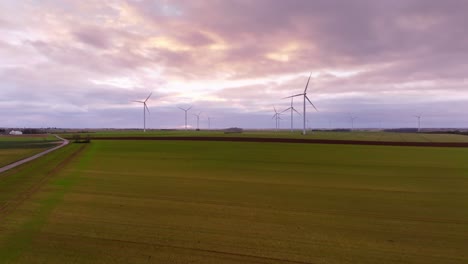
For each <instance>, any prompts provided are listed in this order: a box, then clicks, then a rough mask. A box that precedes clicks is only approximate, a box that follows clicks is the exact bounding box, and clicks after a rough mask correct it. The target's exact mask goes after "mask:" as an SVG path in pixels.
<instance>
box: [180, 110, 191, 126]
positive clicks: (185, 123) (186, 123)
mask: <svg viewBox="0 0 468 264" xmlns="http://www.w3.org/2000/svg"><path fill="white" fill-rule="evenodd" d="M179 109H180V110H182V111H184V112H185V130H187V112H188V110H190V109H192V106H190V107H189V108H187V109H184V108H182V107H179Z"/></svg>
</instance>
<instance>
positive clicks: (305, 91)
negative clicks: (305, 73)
mask: <svg viewBox="0 0 468 264" xmlns="http://www.w3.org/2000/svg"><path fill="white" fill-rule="evenodd" d="M311 76H312V73H310V75H309V79H308V80H307V84H306V87H305V90H304V94H306V93H307V88H308V87H309V81H310V77H311Z"/></svg>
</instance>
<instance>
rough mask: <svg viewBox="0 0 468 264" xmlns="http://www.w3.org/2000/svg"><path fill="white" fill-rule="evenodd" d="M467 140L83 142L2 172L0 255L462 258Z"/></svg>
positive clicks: (15, 259)
mask: <svg viewBox="0 0 468 264" xmlns="http://www.w3.org/2000/svg"><path fill="white" fill-rule="evenodd" d="M467 157H468V149H464V148H457V149H454V148H430V147H426V148H420V147H381V146H348V145H346V146H345V145H318V144H306V145H303V144H285V143H282V144H278V143H238V142H189V141H188V142H178V141H173V142H166V141H93V142H92V143H91V144H72V145H70V146H68V147H65V148H64V149H61V150H58V151H57V152H54V153H52V154H50V155H48V156H46V157H44V158H41V159H39V160H37V161H34V162H31V163H30V164H27V165H26V166H24V167H23V168H21V169H16V171H12V172H7V173H6V175H2V177H0V219H1V221H0V259H1V260H3V261H4V262H6V263H424V264H427V263H467V262H468V252H467V251H466V248H468V210H466V208H468V162H467Z"/></svg>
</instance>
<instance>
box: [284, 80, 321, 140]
mask: <svg viewBox="0 0 468 264" xmlns="http://www.w3.org/2000/svg"><path fill="white" fill-rule="evenodd" d="M310 77H312V73H311V74H310V75H309V79H308V80H307V84H306V87H305V89H304V93H301V94H295V95H292V96H288V97H285V98H283V99H286V98H293V97H296V96H303V97H304V114H303V115H302V117H303V119H304V128H303V129H302V134H303V135H305V134H306V120H307V119H306V100H307V101H309V103H310V104H311V105H312V106H313V107H314V108H315V110H316V111H317V112H318V110H317V108H316V107H315V105H314V104H313V103H312V101H310V99H309V97H307V88H308V87H309V81H310Z"/></svg>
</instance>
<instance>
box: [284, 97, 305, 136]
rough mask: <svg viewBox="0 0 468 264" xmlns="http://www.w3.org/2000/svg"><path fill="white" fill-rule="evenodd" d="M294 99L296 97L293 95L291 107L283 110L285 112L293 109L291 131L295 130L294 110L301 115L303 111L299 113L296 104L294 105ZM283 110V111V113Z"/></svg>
mask: <svg viewBox="0 0 468 264" xmlns="http://www.w3.org/2000/svg"><path fill="white" fill-rule="evenodd" d="M293 100H294V97H291V106H290V107H289V108H287V109H285V110H283V112H286V111H288V110H291V132H293V131H294V125H293V124H294V112H296V113H298V114H299V115H301V113H299V112H298V111H297V110H296V108H294V105H293V104H294V102H293ZM283 112H281V113H283Z"/></svg>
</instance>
